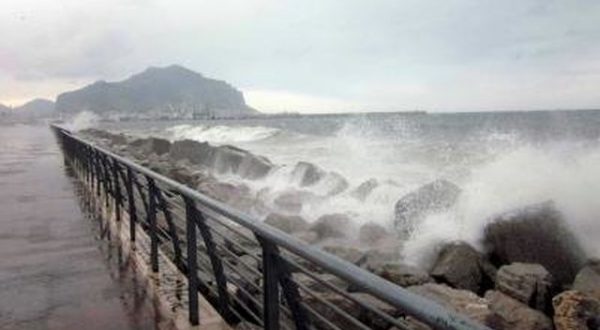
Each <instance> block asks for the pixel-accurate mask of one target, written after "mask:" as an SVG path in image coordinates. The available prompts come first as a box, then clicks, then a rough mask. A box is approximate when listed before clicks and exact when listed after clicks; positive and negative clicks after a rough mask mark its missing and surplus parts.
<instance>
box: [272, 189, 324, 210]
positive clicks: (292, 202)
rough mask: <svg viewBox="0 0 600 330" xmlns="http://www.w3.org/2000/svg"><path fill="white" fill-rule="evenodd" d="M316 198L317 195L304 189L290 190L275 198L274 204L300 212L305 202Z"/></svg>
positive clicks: (283, 208)
mask: <svg viewBox="0 0 600 330" xmlns="http://www.w3.org/2000/svg"><path fill="white" fill-rule="evenodd" d="M314 199H315V195H314V194H313V193H311V192H308V191H303V190H290V191H286V192H284V193H282V194H281V195H279V196H277V197H276V198H275V199H274V200H273V204H275V206H277V207H278V208H279V209H281V210H283V211H286V212H293V213H298V212H300V211H302V207H303V206H304V204H305V203H309V202H311V201H312V200H314Z"/></svg>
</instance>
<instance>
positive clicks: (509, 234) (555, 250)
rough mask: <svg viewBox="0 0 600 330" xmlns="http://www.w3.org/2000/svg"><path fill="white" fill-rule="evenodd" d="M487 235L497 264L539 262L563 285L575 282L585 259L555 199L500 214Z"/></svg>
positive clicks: (489, 247)
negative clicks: (555, 206) (554, 204)
mask: <svg viewBox="0 0 600 330" xmlns="http://www.w3.org/2000/svg"><path fill="white" fill-rule="evenodd" d="M484 235H485V236H484V242H485V244H486V246H487V248H488V251H490V258H491V260H492V261H493V262H495V263H496V264H509V263H512V262H523V263H533V264H540V265H542V266H544V268H546V269H547V270H548V271H549V272H550V273H551V274H552V276H553V278H554V279H555V280H556V281H557V282H558V283H559V284H561V285H567V284H570V283H572V282H573V279H574V278H575V275H576V274H577V271H578V270H579V269H580V268H581V266H582V265H583V263H584V261H585V254H584V253H583V251H582V249H581V247H580V246H579V244H578V242H577V240H576V239H575V237H574V236H573V234H572V233H571V232H570V231H569V230H568V228H567V227H566V224H565V223H564V221H563V219H562V216H561V214H560V213H559V212H558V211H557V210H556V208H554V206H553V204H552V203H542V204H536V205H532V206H528V207H526V208H523V209H519V210H515V211H511V212H509V213H505V214H503V215H500V216H499V217H497V218H496V219H495V221H494V222H492V223H491V224H489V225H488V226H487V227H486V228H485V234H484Z"/></svg>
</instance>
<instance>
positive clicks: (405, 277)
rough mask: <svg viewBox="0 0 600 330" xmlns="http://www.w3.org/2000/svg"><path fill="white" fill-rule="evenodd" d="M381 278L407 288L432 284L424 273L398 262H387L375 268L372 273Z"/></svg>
mask: <svg viewBox="0 0 600 330" xmlns="http://www.w3.org/2000/svg"><path fill="white" fill-rule="evenodd" d="M373 272H374V273H375V274H377V275H379V276H381V277H382V278H384V279H386V280H388V281H390V282H392V283H394V284H396V285H399V286H401V287H409V286H414V285H422V284H425V283H430V282H433V279H432V278H431V277H430V276H429V275H428V274H427V272H426V271H424V270H422V269H420V268H417V267H414V266H410V265H405V264H402V263H398V262H389V263H386V264H383V265H381V266H380V267H377V268H375V269H374V271H373Z"/></svg>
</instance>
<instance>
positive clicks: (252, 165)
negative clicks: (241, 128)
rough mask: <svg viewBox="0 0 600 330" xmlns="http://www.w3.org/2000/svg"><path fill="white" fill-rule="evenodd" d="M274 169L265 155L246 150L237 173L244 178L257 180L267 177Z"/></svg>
mask: <svg viewBox="0 0 600 330" xmlns="http://www.w3.org/2000/svg"><path fill="white" fill-rule="evenodd" d="M271 169H273V164H272V163H271V162H270V161H269V160H268V159H267V158H265V157H261V156H256V155H253V154H251V153H249V152H246V154H245V156H244V159H243V160H242V162H241V163H240V165H239V168H238V171H237V174H238V175H239V176H241V177H242V178H246V179H250V180H257V179H260V178H263V177H265V176H266V175H267V174H269V172H270V171H271Z"/></svg>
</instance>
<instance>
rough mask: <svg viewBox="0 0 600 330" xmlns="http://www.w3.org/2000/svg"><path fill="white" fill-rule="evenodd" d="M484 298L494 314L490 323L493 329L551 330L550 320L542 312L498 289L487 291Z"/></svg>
mask: <svg viewBox="0 0 600 330" xmlns="http://www.w3.org/2000/svg"><path fill="white" fill-rule="evenodd" d="M485 299H486V300H487V301H488V303H489V309H490V310H491V311H492V312H493V313H494V314H495V315H496V317H495V319H494V321H493V322H492V324H489V325H490V326H492V328H495V329H515V330H552V329H553V327H552V320H550V318H549V317H547V316H546V315H544V314H543V313H542V312H540V311H537V310H535V309H532V308H529V306H527V305H525V304H523V303H521V302H519V301H517V300H515V299H513V298H511V297H509V296H507V295H505V294H503V293H502V292H498V291H488V292H486V294H485Z"/></svg>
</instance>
